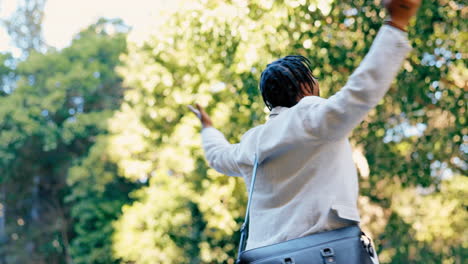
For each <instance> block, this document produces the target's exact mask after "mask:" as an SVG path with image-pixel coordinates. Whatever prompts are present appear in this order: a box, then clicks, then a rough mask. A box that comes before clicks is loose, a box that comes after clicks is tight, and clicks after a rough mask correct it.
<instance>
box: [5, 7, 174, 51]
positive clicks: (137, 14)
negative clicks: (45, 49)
mask: <svg viewBox="0 0 468 264" xmlns="http://www.w3.org/2000/svg"><path fill="white" fill-rule="evenodd" d="M17 2H18V0H0V19H5V18H8V17H9V16H10V15H11V14H12V13H13V12H14V11H15V9H16V5H17ZM176 3H177V0H175V1H174V0H79V1H77V0H47V4H46V7H45V17H44V21H43V35H44V39H45V41H46V43H47V44H48V45H50V46H53V47H56V48H59V49H60V48H63V47H66V46H67V45H69V44H70V41H71V39H72V37H73V36H74V35H75V34H76V33H78V32H79V31H80V30H82V29H83V28H86V27H87V26H88V25H89V24H91V23H94V22H95V21H97V19H98V18H100V17H106V18H117V17H119V18H122V19H123V20H124V22H125V23H126V24H127V25H129V26H131V27H132V28H133V35H134V36H135V35H136V36H139V37H141V38H143V36H145V35H147V34H145V33H149V32H150V31H151V28H152V27H153V26H154V25H156V24H159V23H161V22H162V21H161V18H162V16H161V15H160V12H161V10H168V9H174V8H175V7H176ZM135 38H136V39H138V37H132V40H133V39H135ZM1 51H12V52H14V53H17V52H18V51H16V50H15V48H14V47H13V45H12V43H11V40H10V38H9V36H8V34H7V32H6V30H5V29H4V28H3V27H1V28H0V52H1Z"/></svg>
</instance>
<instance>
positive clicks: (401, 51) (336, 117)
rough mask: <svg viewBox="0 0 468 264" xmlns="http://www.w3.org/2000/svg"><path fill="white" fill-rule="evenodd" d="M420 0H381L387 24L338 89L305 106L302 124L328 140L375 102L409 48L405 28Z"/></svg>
mask: <svg viewBox="0 0 468 264" xmlns="http://www.w3.org/2000/svg"><path fill="white" fill-rule="evenodd" d="M420 2H421V1H420V0H393V1H390V0H389V1H384V4H385V6H386V8H387V10H388V11H389V13H390V19H389V20H387V21H386V24H387V25H384V26H383V27H382V28H381V29H380V31H379V33H378V34H377V37H376V38H375V40H374V42H373V44H372V46H371V49H370V50H369V52H368V53H367V55H366V57H365V58H364V60H363V61H362V62H361V64H360V66H359V67H358V68H357V69H356V70H355V71H354V73H353V74H352V75H351V76H350V77H349V80H348V82H347V83H346V85H345V86H344V87H343V88H342V89H341V91H339V92H338V93H336V94H335V95H333V96H332V97H330V98H329V99H328V100H326V101H325V102H324V103H321V104H311V107H312V108H313V109H307V111H310V112H309V113H308V115H306V119H308V120H306V121H305V126H306V129H307V130H309V132H311V133H313V134H314V135H318V136H319V137H321V138H326V139H331V140H336V139H340V138H343V137H345V136H346V135H347V134H348V133H349V132H351V130H352V129H353V128H354V127H355V126H357V125H358V124H359V122H361V121H362V120H363V119H364V117H365V115H366V114H367V112H368V111H369V110H370V109H372V108H373V107H374V106H375V105H377V103H378V102H379V101H380V100H381V99H382V97H383V96H384V95H385V93H386V92H387V91H388V89H389V88H390V85H391V82H392V80H393V79H394V78H395V76H396V75H397V73H398V71H399V69H400V67H401V64H402V63H403V61H404V59H405V58H406V55H407V54H408V52H409V51H410V50H411V46H410V45H409V41H408V39H407V34H406V32H405V30H406V27H407V25H408V22H409V20H410V18H411V17H412V16H413V15H414V14H415V13H416V10H417V9H418V7H419V5H420ZM306 100H310V99H306Z"/></svg>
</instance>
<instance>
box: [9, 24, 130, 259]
mask: <svg viewBox="0 0 468 264" xmlns="http://www.w3.org/2000/svg"><path fill="white" fill-rule="evenodd" d="M110 28H112V29H113V30H112V32H113V33H109V32H108V30H109V29H110ZM127 32H128V28H126V26H124V25H123V24H122V22H121V21H106V20H100V21H98V22H97V23H96V24H94V25H91V26H90V27H89V28H87V29H86V30H84V31H82V32H81V33H80V34H78V35H77V36H76V37H75V39H74V41H73V43H72V44H71V46H70V47H68V48H65V49H63V50H61V51H54V50H51V51H49V52H47V53H44V54H41V53H38V52H35V51H32V52H31V53H30V54H29V56H28V57H27V59H26V60H24V61H20V62H19V63H18V65H17V67H16V68H14V69H10V68H5V70H3V68H2V73H5V74H7V73H8V74H9V71H14V73H15V76H16V78H17V81H16V82H15V83H11V82H10V83H9V85H14V87H13V88H12V87H10V88H9V89H8V90H4V91H5V96H3V97H0V120H2V122H1V126H0V127H1V129H0V142H1V143H0V164H1V165H0V175H1V188H2V197H1V198H2V202H1V205H2V209H3V215H4V216H5V218H4V219H6V221H5V220H3V221H4V226H5V230H6V233H7V234H8V235H7V236H6V237H5V236H4V239H3V241H2V242H3V243H2V246H1V248H0V250H1V251H0V252H1V256H2V258H1V261H2V263H89V261H88V260H89V259H93V258H95V259H97V260H99V261H92V262H93V263H111V262H112V261H111V259H112V257H111V256H112V255H111V252H110V250H109V248H110V236H111V235H110V234H111V233H112V226H111V222H112V220H113V219H115V218H116V217H117V216H118V214H119V212H120V208H121V206H122V205H123V204H124V203H125V202H127V201H129V198H128V195H127V194H128V192H129V191H130V190H131V189H132V188H133V186H134V184H131V183H128V182H126V181H125V180H124V178H122V177H119V175H118V174H117V173H115V170H114V169H113V168H114V167H115V165H112V162H110V161H106V158H105V157H106V154H105V153H103V151H102V150H100V148H102V146H103V145H105V142H106V141H105V138H102V140H101V137H104V135H105V134H106V131H107V124H106V119H107V118H109V117H111V116H112V113H113V111H114V110H115V109H117V108H118V107H119V105H120V101H121V99H122V93H123V88H122V84H121V82H122V79H121V78H120V77H119V76H118V75H117V73H116V72H115V70H114V68H115V67H116V66H117V65H119V64H120V61H119V56H120V55H121V54H122V53H124V52H125V51H126V33H127ZM2 58H4V59H9V57H8V55H4V57H2ZM98 135H100V137H97V136H98ZM98 141H99V142H100V143H99V144H96V145H95V146H94V147H93V148H92V149H91V146H93V145H94V144H95V143H96V142H98ZM90 149H91V150H90ZM90 159H92V160H90ZM93 162H94V163H96V162H97V163H99V165H96V166H92V167H90V168H87V170H85V169H81V166H82V165H83V164H90V165H94V163H93ZM1 223H2V222H0V224H1ZM1 230H2V229H0V231H1ZM90 236H93V237H92V238H89V237H90ZM91 241H92V242H91ZM106 249H107V250H106ZM83 254H84V255H86V257H85V261H83V260H82V259H80V256H81V255H83ZM93 256H94V257H93ZM72 259H74V260H73V261H72Z"/></svg>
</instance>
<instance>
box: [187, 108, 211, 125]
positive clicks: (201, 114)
mask: <svg viewBox="0 0 468 264" xmlns="http://www.w3.org/2000/svg"><path fill="white" fill-rule="evenodd" d="M195 106H196V107H197V108H196V109H195V107H193V106H191V105H188V106H187V107H188V108H189V109H190V111H192V113H194V114H195V115H196V116H197V117H198V119H200V122H201V124H202V127H203V128H207V127H212V126H213V122H211V118H210V116H209V115H208V114H207V113H206V112H205V109H203V107H201V106H200V105H199V104H195Z"/></svg>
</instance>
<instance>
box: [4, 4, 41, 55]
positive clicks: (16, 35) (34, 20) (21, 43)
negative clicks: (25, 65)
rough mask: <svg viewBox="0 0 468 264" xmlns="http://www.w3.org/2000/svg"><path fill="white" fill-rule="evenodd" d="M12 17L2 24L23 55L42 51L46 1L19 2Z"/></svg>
mask: <svg viewBox="0 0 468 264" xmlns="http://www.w3.org/2000/svg"><path fill="white" fill-rule="evenodd" d="M18 2H19V3H18V8H17V9H16V11H15V12H14V13H13V15H12V16H11V17H10V18H8V19H5V20H4V21H0V22H2V24H4V25H5V27H6V29H7V30H8V34H9V35H10V36H11V38H12V39H13V42H14V43H15V44H16V46H17V47H18V48H19V49H21V50H22V51H23V53H24V54H25V55H27V54H29V53H30V52H31V51H43V50H44V49H45V47H46V45H45V43H44V40H43V38H42V20H43V18H44V7H45V4H46V0H20V1H18Z"/></svg>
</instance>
